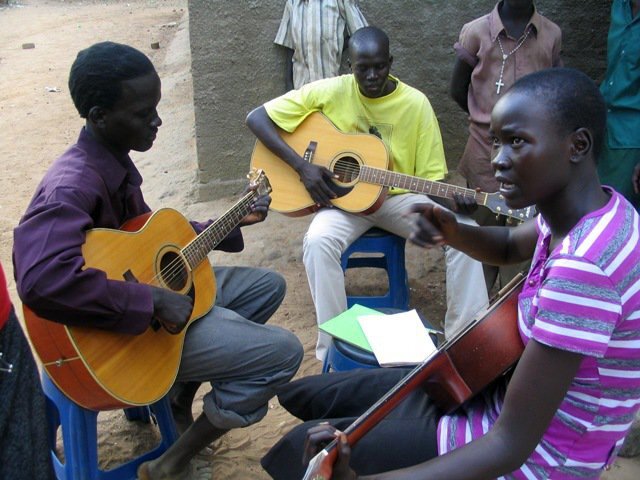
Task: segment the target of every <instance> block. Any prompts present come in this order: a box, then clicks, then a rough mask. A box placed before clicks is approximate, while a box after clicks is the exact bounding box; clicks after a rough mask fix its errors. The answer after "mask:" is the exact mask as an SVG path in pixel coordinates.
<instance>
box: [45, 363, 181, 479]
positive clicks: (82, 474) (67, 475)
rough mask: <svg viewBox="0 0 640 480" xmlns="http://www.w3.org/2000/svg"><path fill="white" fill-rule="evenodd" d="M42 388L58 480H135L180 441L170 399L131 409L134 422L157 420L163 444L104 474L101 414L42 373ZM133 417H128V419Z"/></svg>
mask: <svg viewBox="0 0 640 480" xmlns="http://www.w3.org/2000/svg"><path fill="white" fill-rule="evenodd" d="M42 387H43V391H44V394H45V397H46V401H47V423H48V426H49V447H50V449H51V458H52V460H53V466H54V469H55V473H56V478H58V480H89V479H91V480H94V479H95V480H129V479H132V480H133V479H135V478H136V477H137V475H136V472H137V470H138V466H139V465H140V464H141V463H142V462H146V461H147V460H152V459H154V458H157V457H159V456H160V455H162V454H163V453H164V452H165V451H166V450H167V449H168V448H169V446H171V444H173V443H174V442H175V441H176V440H177V439H178V431H177V430H176V426H175V423H174V421H173V415H172V414H171V405H170V403H169V399H168V397H164V398H163V399H162V400H160V401H158V402H156V403H154V404H153V405H150V406H146V407H134V408H132V409H127V410H126V411H128V412H129V413H130V414H132V415H131V417H132V418H139V419H140V420H142V421H145V420H146V417H145V415H149V418H155V420H156V422H157V424H158V428H159V429H160V434H161V435H162V440H161V442H160V444H159V445H158V446H156V447H155V448H154V449H153V450H150V451H148V452H146V453H144V454H143V455H141V456H139V457H137V458H134V459H133V460H129V461H128V462H126V463H124V464H122V465H119V466H118V467H115V468H113V469H111V470H106V471H105V470H100V469H99V468H98V439H97V419H98V412H96V411H93V410H87V409H86V408H83V407H81V406H79V405H78V404H76V403H74V402H73V401H72V400H70V399H69V398H68V397H67V396H66V395H65V394H64V393H62V392H61V391H60V390H59V389H58V387H57V386H56V385H55V384H54V383H53V381H51V379H50V378H49V376H48V375H47V374H46V373H45V372H43V373H42ZM143 410H145V411H146V412H144V411H143ZM129 416H130V415H129V414H128V415H127V418H129ZM151 416H153V417H151ZM58 427H61V428H62V442H63V446H64V457H65V462H64V463H62V462H61V461H60V460H59V459H58V456H57V455H56V453H55V448H56V432H57V430H58Z"/></svg>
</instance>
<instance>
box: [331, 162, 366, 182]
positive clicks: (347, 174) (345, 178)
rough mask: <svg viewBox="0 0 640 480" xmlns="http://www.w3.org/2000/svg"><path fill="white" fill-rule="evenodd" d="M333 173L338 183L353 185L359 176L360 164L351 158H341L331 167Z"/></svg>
mask: <svg viewBox="0 0 640 480" xmlns="http://www.w3.org/2000/svg"><path fill="white" fill-rule="evenodd" d="M333 173H335V174H336V175H338V179H337V180H338V182H340V183H347V184H349V183H354V182H356V181H357V180H358V177H359V176H360V163H359V162H358V160H356V159H355V158H353V157H348V156H345V157H341V158H339V159H338V160H336V163H335V164H334V165H333Z"/></svg>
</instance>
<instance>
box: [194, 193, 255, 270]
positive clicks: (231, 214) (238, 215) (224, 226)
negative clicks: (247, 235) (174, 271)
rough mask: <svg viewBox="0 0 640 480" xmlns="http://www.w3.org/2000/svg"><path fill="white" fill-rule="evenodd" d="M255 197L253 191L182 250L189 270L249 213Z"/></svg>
mask: <svg viewBox="0 0 640 480" xmlns="http://www.w3.org/2000/svg"><path fill="white" fill-rule="evenodd" d="M256 196H257V193H256V192H255V191H251V192H249V193H247V194H246V195H245V196H244V197H242V198H241V199H240V200H239V201H238V203H236V204H235V205H234V206H233V207H231V208H230V209H229V210H227V212H226V213H225V214H224V215H222V216H220V217H219V218H217V219H216V220H215V221H214V222H213V223H212V224H211V225H209V226H208V227H207V228H206V229H204V230H203V231H202V232H201V233H200V235H198V236H197V237H196V238H194V239H193V240H192V241H191V242H190V243H188V244H187V245H186V246H185V247H184V248H183V249H182V254H183V255H184V258H186V259H187V262H189V266H190V267H191V268H195V267H196V266H197V265H199V264H200V262H202V261H203V260H204V259H205V258H206V257H207V255H208V254H209V252H211V251H212V250H213V249H214V248H215V247H216V246H217V245H218V244H219V243H220V242H221V241H222V240H224V239H225V238H226V236H227V235H229V233H230V232H231V231H232V230H233V229H234V228H236V227H237V226H238V225H239V224H240V221H241V220H242V219H243V218H244V217H246V216H247V215H248V214H249V213H251V204H252V203H253V201H254V199H255V198H256Z"/></svg>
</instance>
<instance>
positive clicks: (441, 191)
mask: <svg viewBox="0 0 640 480" xmlns="http://www.w3.org/2000/svg"><path fill="white" fill-rule="evenodd" d="M360 180H361V181H363V182H366V183H373V184H376V185H382V186H384V187H396V188H403V189H405V190H409V191H411V192H415V193H426V194H427V195H432V196H434V197H439V198H448V199H453V194H454V193H457V194H459V195H463V196H465V197H472V198H473V199H474V200H475V201H476V203H477V204H478V205H483V206H486V204H487V194H486V193H484V192H476V191H475V190H472V189H470V188H464V187H458V186H456V185H449V184H448V183H442V182H435V181H433V180H425V179H424V178H418V177H413V176H411V175H406V174H404V173H396V172H391V171H389V170H383V169H381V168H373V167H368V166H366V165H362V166H361V167H360Z"/></svg>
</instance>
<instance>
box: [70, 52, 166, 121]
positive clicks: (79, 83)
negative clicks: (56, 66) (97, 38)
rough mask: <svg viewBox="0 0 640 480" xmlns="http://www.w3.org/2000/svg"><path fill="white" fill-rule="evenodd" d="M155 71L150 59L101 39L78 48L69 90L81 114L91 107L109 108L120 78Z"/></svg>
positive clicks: (119, 90)
mask: <svg viewBox="0 0 640 480" xmlns="http://www.w3.org/2000/svg"><path fill="white" fill-rule="evenodd" d="M151 72H155V68H154V66H153V63H151V60H149V58H148V57H147V56H146V55H145V54H144V53H142V52H141V51H139V50H136V49H135V48H133V47H130V46H129V45H123V44H121V43H115V42H101V43H96V44H95V45H92V46H90V47H89V48H85V49H84V50H81V51H80V52H78V55H77V56H76V59H75V61H74V62H73V65H71V72H70V73H69V92H70V93H71V98H72V99H73V104H74V105H75V106H76V109H77V110H78V113H79V114H80V116H81V117H82V118H87V115H89V110H91V108H92V107H95V106H99V107H104V108H111V107H112V106H113V105H115V103H116V102H117V101H118V100H119V99H120V95H121V94H122V85H121V84H122V82H123V81H126V80H131V79H133V78H138V77H141V76H144V75H147V74H148V73H151Z"/></svg>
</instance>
